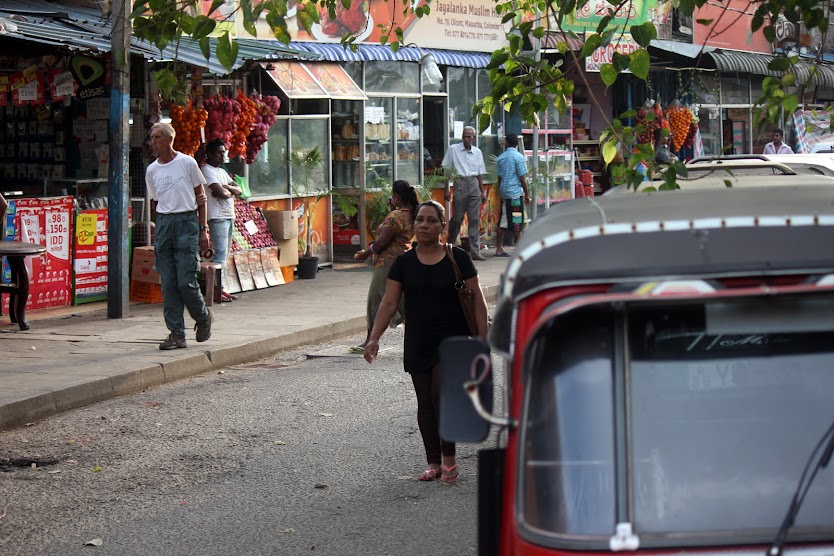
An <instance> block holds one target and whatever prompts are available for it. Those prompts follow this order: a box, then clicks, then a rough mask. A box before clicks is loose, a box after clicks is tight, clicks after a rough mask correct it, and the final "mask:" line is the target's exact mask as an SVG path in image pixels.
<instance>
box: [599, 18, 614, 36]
mask: <svg viewBox="0 0 834 556" xmlns="http://www.w3.org/2000/svg"><path fill="white" fill-rule="evenodd" d="M611 19H613V18H612V17H611V16H610V15H607V16H605V17H603V18H602V19H601V20H600V21H599V25H597V33H602V32H603V31H605V28H606V27H608V24H609V23H611Z"/></svg>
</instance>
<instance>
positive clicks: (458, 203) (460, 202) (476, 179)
mask: <svg viewBox="0 0 834 556" xmlns="http://www.w3.org/2000/svg"><path fill="white" fill-rule="evenodd" d="M474 140H475V128H474V127H471V126H466V127H465V128H463V135H461V142H460V143H458V144H456V145H452V146H451V147H449V150H447V151H446V156H444V157H443V162H441V166H443V167H444V168H452V169H454V171H455V172H456V173H457V175H456V176H455V180H454V186H455V189H454V195H453V194H452V192H450V191H449V185H448V182H447V184H446V200H447V201H448V200H449V199H450V198H451V199H452V217H451V219H450V220H449V243H455V242H456V241H457V239H458V234H460V226H461V224H463V217H464V216H466V217H467V222H466V229H467V231H468V233H469V250H470V251H471V255H472V259H474V260H476V261H483V260H486V259H484V256H483V255H481V205H483V204H484V202H486V190H485V189H484V174H486V173H487V171H486V165H484V155H483V153H481V149H479V148H478V147H476V146H475V145H473V144H472V142H473V141H474Z"/></svg>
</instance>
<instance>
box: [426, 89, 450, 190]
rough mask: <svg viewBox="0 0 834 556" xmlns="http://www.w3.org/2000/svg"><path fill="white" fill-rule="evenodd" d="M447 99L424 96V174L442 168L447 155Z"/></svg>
mask: <svg viewBox="0 0 834 556" xmlns="http://www.w3.org/2000/svg"><path fill="white" fill-rule="evenodd" d="M446 114H447V111H446V97H445V96H442V97H441V96H423V172H424V173H429V172H432V171H433V170H435V169H436V168H440V163H441V162H442V161H443V155H444V154H446V137H447V136H448V133H447V131H446V130H447V126H446V125H444V124H445V122H446V117H445V116H446Z"/></svg>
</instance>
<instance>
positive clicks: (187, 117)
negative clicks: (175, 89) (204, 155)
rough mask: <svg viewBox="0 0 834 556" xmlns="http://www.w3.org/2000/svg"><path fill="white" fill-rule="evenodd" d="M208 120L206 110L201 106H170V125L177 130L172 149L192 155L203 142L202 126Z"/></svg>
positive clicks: (203, 126)
mask: <svg viewBox="0 0 834 556" xmlns="http://www.w3.org/2000/svg"><path fill="white" fill-rule="evenodd" d="M206 120H208V112H207V111H206V110H204V109H202V108H192V107H191V103H189V104H188V105H186V106H180V105H177V104H174V105H172V106H171V126H172V127H173V128H174V131H176V132H177V135H176V137H174V149H175V150H178V151H180V152H182V153H185V154H187V155H190V156H194V153H196V152H197V149H199V148H200V144H201V143H202V142H203V128H205V126H206Z"/></svg>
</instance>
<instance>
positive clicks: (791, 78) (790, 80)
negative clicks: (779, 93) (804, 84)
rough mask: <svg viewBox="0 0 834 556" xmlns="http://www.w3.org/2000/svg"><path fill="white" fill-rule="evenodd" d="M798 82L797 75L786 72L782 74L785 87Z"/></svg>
mask: <svg viewBox="0 0 834 556" xmlns="http://www.w3.org/2000/svg"><path fill="white" fill-rule="evenodd" d="M795 84H796V76H795V75H794V74H792V73H786V74H785V75H783V76H782V86H783V87H793V86H794V85H795Z"/></svg>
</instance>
